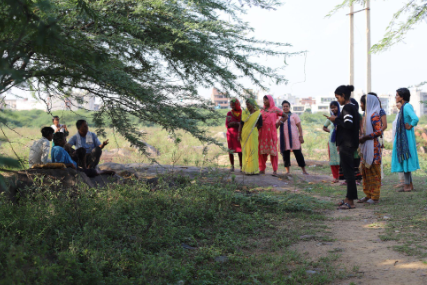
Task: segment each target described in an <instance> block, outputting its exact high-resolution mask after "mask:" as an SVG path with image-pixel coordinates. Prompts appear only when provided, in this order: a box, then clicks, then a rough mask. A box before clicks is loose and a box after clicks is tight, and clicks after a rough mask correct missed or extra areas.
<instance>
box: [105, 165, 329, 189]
mask: <svg viewBox="0 0 427 285" xmlns="http://www.w3.org/2000/svg"><path fill="white" fill-rule="evenodd" d="M99 168H100V169H102V170H105V169H108V170H114V171H116V172H117V173H120V172H122V171H129V172H131V173H134V174H136V175H137V177H154V176H157V175H158V174H165V173H175V174H181V175H188V176H190V177H194V176H196V175H199V174H201V173H204V172H207V171H210V170H209V169H208V168H205V169H203V170H201V169H200V168H198V167H194V166H171V165H149V164H145V163H130V164H119V163H113V162H107V163H104V164H102V165H100V166H99ZM218 171H220V172H222V173H224V174H227V175H228V178H227V179H235V181H237V182H239V183H241V184H244V185H256V186H259V187H273V188H276V187H277V189H278V190H279V191H285V190H293V189H294V186H293V185H294V183H295V182H307V183H319V182H321V181H332V178H331V177H330V176H325V175H302V174H299V173H300V172H301V171H300V170H296V169H295V171H294V173H293V174H291V175H283V174H281V172H280V171H279V175H278V177H275V176H272V174H273V172H272V171H271V170H267V171H266V174H265V175H243V174H242V173H241V172H240V171H238V170H236V171H235V172H230V171H229V170H227V169H225V168H220V169H218Z"/></svg>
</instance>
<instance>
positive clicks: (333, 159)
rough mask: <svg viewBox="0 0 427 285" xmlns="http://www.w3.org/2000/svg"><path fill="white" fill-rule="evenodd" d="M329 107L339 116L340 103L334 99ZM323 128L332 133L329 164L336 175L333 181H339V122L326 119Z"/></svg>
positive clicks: (329, 145)
mask: <svg viewBox="0 0 427 285" xmlns="http://www.w3.org/2000/svg"><path fill="white" fill-rule="evenodd" d="M329 108H330V110H331V115H334V116H337V117H338V116H339V115H340V113H341V111H340V104H339V103H338V102H337V101H332V102H331V104H329ZM329 126H332V128H331V129H329ZM323 130H324V131H325V132H328V133H330V136H329V141H328V154H329V165H330V166H331V171H332V176H333V177H334V181H333V183H337V182H339V171H340V155H339V154H338V150H337V144H336V140H337V124H336V123H332V122H331V121H329V120H328V119H326V122H325V125H324V126H323Z"/></svg>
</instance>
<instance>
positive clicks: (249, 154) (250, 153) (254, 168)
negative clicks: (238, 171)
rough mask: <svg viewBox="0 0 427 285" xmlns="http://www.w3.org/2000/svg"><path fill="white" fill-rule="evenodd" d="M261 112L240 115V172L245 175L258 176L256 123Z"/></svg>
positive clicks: (246, 111)
mask: <svg viewBox="0 0 427 285" xmlns="http://www.w3.org/2000/svg"><path fill="white" fill-rule="evenodd" d="M260 116H261V112H260V111H259V110H256V111H255V112H253V113H252V114H251V113H250V112H249V111H248V110H245V111H243V114H242V122H244V125H243V129H242V135H241V138H242V153H243V166H242V171H243V172H244V173H246V174H258V173H259V169H258V128H257V127H256V123H257V122H258V119H259V117H260Z"/></svg>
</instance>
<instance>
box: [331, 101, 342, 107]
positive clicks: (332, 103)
mask: <svg viewBox="0 0 427 285" xmlns="http://www.w3.org/2000/svg"><path fill="white" fill-rule="evenodd" d="M332 106H337V107H338V108H339V107H340V104H339V103H338V102H337V101H332V102H331V103H330V104H329V108H331V107H332Z"/></svg>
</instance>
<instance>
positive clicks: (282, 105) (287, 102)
mask: <svg viewBox="0 0 427 285" xmlns="http://www.w3.org/2000/svg"><path fill="white" fill-rule="evenodd" d="M285 103H287V104H288V105H289V108H290V107H291V103H289V101H286V100H284V101H283V102H282V106H283V104H285Z"/></svg>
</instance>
